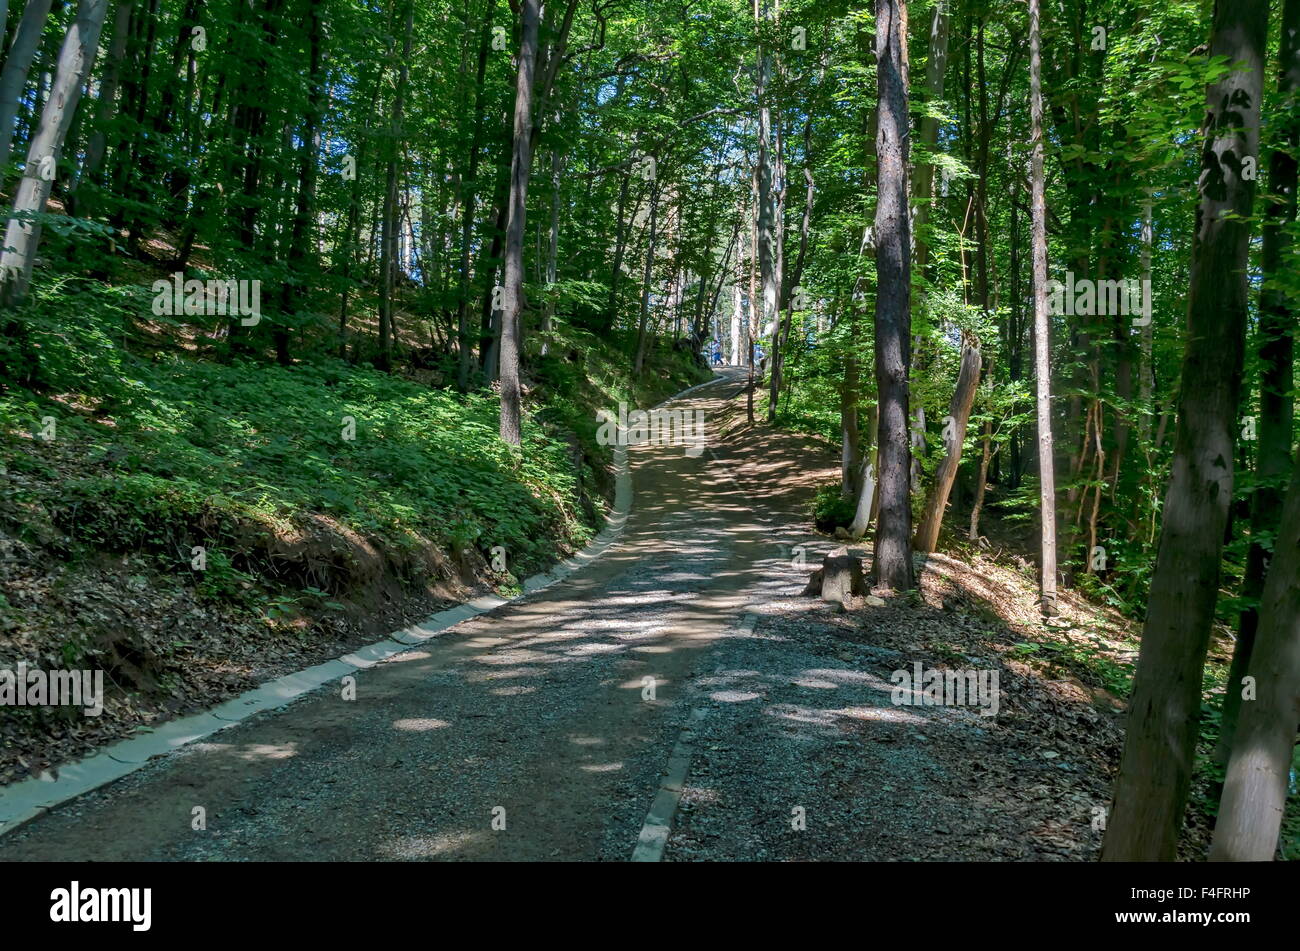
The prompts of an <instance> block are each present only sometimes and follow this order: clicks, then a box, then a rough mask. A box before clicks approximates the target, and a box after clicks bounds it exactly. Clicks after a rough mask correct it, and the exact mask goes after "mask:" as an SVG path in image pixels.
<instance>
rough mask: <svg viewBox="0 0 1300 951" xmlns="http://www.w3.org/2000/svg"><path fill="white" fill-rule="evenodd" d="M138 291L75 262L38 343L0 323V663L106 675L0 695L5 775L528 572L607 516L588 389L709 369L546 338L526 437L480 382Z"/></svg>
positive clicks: (635, 394)
mask: <svg viewBox="0 0 1300 951" xmlns="http://www.w3.org/2000/svg"><path fill="white" fill-rule="evenodd" d="M147 314H148V305H147V297H145V296H144V295H143V293H142V291H141V289H139V288H134V289H133V288H117V289H109V288H106V287H103V286H102V285H98V284H93V283H81V282H76V283H70V284H68V285H66V286H63V287H62V288H60V289H58V291H57V292H56V291H55V290H54V289H48V290H47V291H46V292H45V294H44V295H43V296H42V298H41V299H39V300H38V301H37V302H36V304H35V305H34V306H33V307H32V308H31V310H30V311H29V312H28V313H27V314H25V315H24V321H25V322H27V323H28V326H29V327H30V328H31V332H30V334H29V335H28V337H27V339H26V341H25V342H22V343H18V342H15V341H14V340H13V339H11V338H4V337H0V430H3V433H4V437H3V440H2V441H0V466H3V485H2V487H0V666H12V665H13V664H15V663H17V662H18V661H20V660H25V661H27V662H28V663H30V664H35V665H40V666H44V667H47V668H50V667H63V668H92V669H93V668H99V669H104V670H105V671H106V676H107V679H108V681H109V682H110V683H111V684H113V685H115V687H114V688H113V689H111V690H110V702H109V705H108V710H107V712H106V714H105V717H103V718H101V719H100V720H99V721H87V720H86V718H82V717H79V716H73V715H70V714H68V712H67V711H60V710H39V709H21V710H13V711H7V713H9V712H12V713H13V714H14V715H13V716H6V718H5V723H4V724H3V725H2V726H0V740H2V741H3V743H4V747H3V750H2V751H0V781H4V780H6V779H10V778H14V777H15V776H16V775H20V774H21V773H22V772H25V771H27V770H29V769H33V768H38V767H40V766H42V765H45V764H47V763H50V762H57V761H58V760H59V759H62V758H65V757H66V756H68V755H72V754H73V753H76V752H84V750H85V749H86V748H88V745H91V744H93V743H95V742H99V741H102V740H103V739H105V738H108V736H111V735H121V734H122V733H124V732H126V731H128V730H129V729H131V728H133V727H134V725H136V724H138V723H143V722H149V721H151V720H154V719H156V718H158V717H160V716H163V715H165V714H167V713H170V712H176V711H180V710H184V709H192V708H194V707H196V706H201V705H203V704H204V703H208V702H211V701H213V700H216V699H218V698H220V697H221V696H225V695H227V694H229V693H231V692H233V691H235V690H238V689H243V688H245V687H247V686H249V685H250V684H252V683H255V682H256V681H257V680H259V679H261V678H263V677H265V676H269V675H272V674H274V673H277V672H281V671H284V670H289V669H293V668H295V667H301V666H304V665H305V664H306V663H310V662H314V661H315V660H317V659H320V658H323V657H328V656H332V655H333V654H335V653H336V652H337V651H338V650H340V649H341V648H343V647H346V646H349V645H351V644H354V643H357V642H359V641H362V640H365V639H367V638H368V637H369V636H371V635H373V634H375V633H381V632H385V631H387V630H390V629H392V628H393V627H396V626H398V625H399V624H401V623H402V622H403V621H404V620H406V619H408V618H411V617H418V616H421V615H422V614H424V613H426V612H427V611H428V610H429V609H431V608H433V607H435V606H436V605H438V604H445V603H447V602H449V601H454V600H458V599H461V598H464V597H467V596H469V595H470V594H471V592H473V591H475V590H483V589H484V588H485V587H489V586H490V587H495V588H498V589H504V590H507V591H508V590H513V588H514V587H515V585H516V584H517V582H518V579H520V578H523V577H525V576H526V575H528V574H531V573H532V572H534V571H536V570H538V569H540V568H543V567H545V566H546V565H547V564H549V563H551V562H553V561H554V560H555V559H557V558H558V557H562V556H564V555H565V554H568V553H570V552H572V551H574V550H576V549H577V548H579V547H581V545H582V544H583V543H585V542H586V541H587V540H588V538H589V537H590V536H591V535H592V534H593V532H594V531H595V530H597V529H598V528H599V523H600V521H601V519H602V518H603V513H604V510H605V507H606V497H607V495H608V491H609V488H610V486H611V478H610V474H609V471H608V469H609V462H610V450H609V449H608V448H606V447H600V446H597V445H596V444H595V432H596V420H595V414H596V410H597V409H602V408H607V407H608V408H616V407H617V404H618V402H619V401H620V400H626V401H628V402H629V403H631V404H632V405H648V404H649V403H652V402H656V401H658V400H659V399H662V398H664V397H665V396H668V395H671V394H672V393H673V392H676V391H677V390H680V389H682V388H684V387H686V386H689V385H690V384H692V383H694V382H697V381H699V380H700V379H702V378H704V377H705V375H704V374H703V373H702V371H700V370H699V369H698V368H696V367H694V366H693V365H692V364H691V363H690V361H689V360H688V359H686V357H685V356H684V355H682V354H677V353H672V352H670V351H661V352H660V353H659V354H658V357H657V358H656V359H654V360H653V361H652V363H651V365H650V367H649V369H648V371H647V374H646V376H645V378H644V379H643V380H642V381H640V384H639V385H638V386H636V387H633V386H632V385H631V384H630V380H629V377H630V373H628V372H627V365H628V363H629V361H628V360H627V358H626V357H625V356H624V355H623V353H622V352H621V351H619V350H618V349H617V348H615V347H614V346H611V344H610V343H609V342H604V341H598V340H596V339H595V338H592V337H590V336H589V335H584V334H582V333H581V332H578V331H573V330H567V331H562V334H563V336H561V337H560V338H559V339H558V340H557V342H556V345H554V346H553V347H552V352H551V354H550V355H548V356H547V357H545V358H535V359H534V361H533V362H534V366H533V380H532V383H533V385H532V387H531V389H530V392H529V401H528V402H529V408H528V416H527V417H526V420H525V433H526V435H525V443H524V446H523V451H522V452H517V451H512V450H510V449H508V448H507V447H505V446H503V445H501V444H500V442H499V440H498V439H497V437H496V428H497V401H496V398H495V396H494V395H493V394H492V393H490V392H488V393H479V394H470V395H468V396H462V395H459V394H456V393H454V392H449V391H446V390H437V389H430V388H429V387H427V386H424V385H421V384H419V383H416V382H412V381H410V380H406V379H403V378H401V377H399V376H390V375H387V374H382V373H378V372H375V371H374V370H372V369H369V368H368V367H355V366H351V365H349V364H347V363H344V362H342V361H340V360H337V359H333V358H316V359H311V360H308V361H304V362H302V363H300V364H298V365H296V366H293V367H288V368H281V367H277V366H274V365H272V364H267V363H264V362H256V363H254V362H235V363H230V364H227V363H220V362H215V361H213V360H209V359H202V358H199V357H198V356H197V355H196V354H197V353H198V352H199V351H200V350H201V349H202V347H201V346H189V347H186V346H184V345H181V344H182V343H183V341H184V340H185V336H186V332H187V328H186V327H185V326H184V325H182V324H179V323H177V324H173V325H160V324H158V323H157V322H155V321H147V322H146V319H145V318H142V317H141V315H147ZM349 419H350V421H351V423H352V425H353V426H354V429H355V436H354V438H350V439H349V438H345V427H348V424H349ZM51 421H52V422H53V429H51V427H50V423H51ZM51 434H52V435H53V438H52V439H45V438H43V436H46V435H51ZM347 435H351V433H348V434H347ZM196 546H201V547H202V549H203V556H204V558H205V560H206V564H205V565H204V567H203V568H202V570H197V569H196V568H194V567H193V562H194V559H195V555H196V552H195V549H196ZM498 546H500V548H499V551H501V552H503V553H504V556H505V568H504V570H494V568H493V565H492V562H493V554H494V549H497V547H498ZM497 567H500V560H498V561H497ZM51 736H52V737H54V739H55V742H54V743H52V744H49V745H48V747H47V744H46V740H48V738H49V737H51Z"/></svg>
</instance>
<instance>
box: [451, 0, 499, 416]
mask: <svg viewBox="0 0 1300 951" xmlns="http://www.w3.org/2000/svg"><path fill="white" fill-rule="evenodd" d="M495 13H496V0H488V3H487V10H486V12H485V14H484V17H483V26H482V29H481V31H480V33H479V45H478V64H477V67H476V72H475V82H474V122H473V128H472V130H471V132H470V142H469V165H468V167H467V168H466V171H465V174H464V175H463V176H461V180H460V181H461V188H462V189H463V190H464V195H463V198H462V200H461V220H460V294H459V299H458V300H457V302H456V346H457V350H458V351H459V352H458V354H457V357H458V359H457V363H456V388H457V389H458V390H460V391H461V392H462V393H465V392H467V391H468V390H469V378H470V374H471V373H472V372H473V363H474V348H473V346H471V341H472V339H473V334H472V333H471V332H470V320H469V316H470V306H469V300H470V298H469V279H470V248H471V246H472V244H473V241H474V216H475V214H476V211H477V208H478V191H479V189H478V168H479V158H480V155H481V153H482V143H483V91H484V83H483V77H484V75H485V74H486V72H487V60H488V51H489V50H490V49H491V45H492V18H493V16H494V14H495Z"/></svg>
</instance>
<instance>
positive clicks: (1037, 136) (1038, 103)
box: [1029, 0, 1056, 617]
mask: <svg viewBox="0 0 1300 951" xmlns="http://www.w3.org/2000/svg"><path fill="white" fill-rule="evenodd" d="M1042 72H1043V65H1042V42H1041V40H1040V33H1039V0H1029V115H1030V140H1031V142H1032V146H1033V151H1032V154H1031V156H1030V169H1029V177H1030V193H1031V216H1032V222H1031V225H1030V230H1031V238H1030V243H1031V244H1032V245H1033V277H1034V370H1035V373H1036V374H1037V377H1038V379H1037V385H1038V400H1037V408H1038V477H1039V487H1038V500H1039V512H1040V518H1041V520H1042V529H1041V532H1040V539H1039V540H1040V548H1039V560H1038V575H1039V581H1038V596H1039V610H1040V611H1041V612H1042V614H1043V616H1044V617H1053V616H1055V615H1056V469H1055V459H1054V456H1053V454H1052V336H1051V319H1050V316H1049V315H1048V309H1047V198H1046V188H1045V186H1044V182H1043V90H1042Z"/></svg>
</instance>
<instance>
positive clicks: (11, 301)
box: [0, 0, 108, 306]
mask: <svg viewBox="0 0 1300 951" xmlns="http://www.w3.org/2000/svg"><path fill="white" fill-rule="evenodd" d="M107 14H108V0H80V2H79V3H78V4H77V15H76V17H75V19H73V21H72V23H71V24H70V25H69V26H68V32H67V34H66V35H65V36H64V38H63V46H62V48H61V49H60V50H59V64H58V69H57V72H56V73H55V76H54V83H53V85H52V87H51V88H50V95H49V97H48V98H47V99H46V100H45V107H44V108H43V109H42V110H41V120H40V123H39V124H38V125H37V127H36V132H35V134H34V135H33V136H32V141H31V145H30V147H29V148H28V150H27V165H26V167H25V168H24V169H23V177H22V181H21V182H20V183H19V185H18V191H17V193H16V194H15V196H14V203H13V214H14V215H19V214H23V213H41V212H44V211H45V203H46V201H47V200H48V199H49V197H50V187H51V184H52V181H50V180H47V179H46V178H45V177H44V176H42V175H41V165H42V163H43V162H46V161H48V162H51V163H53V168H54V169H57V168H58V165H59V158H60V154H61V152H62V150H63V140H64V139H65V138H66V137H67V134H68V129H69V127H70V126H71V125H72V119H73V116H74V114H75V113H76V111H77V101H78V100H79V99H80V98H81V91H82V88H83V87H84V86H85V83H86V77H87V76H88V75H89V74H90V67H91V65H92V63H93V62H94V60H95V53H96V51H97V50H98V49H99V34H100V31H101V30H102V29H103V28H104V17H105V16H107ZM40 239H41V226H40V225H39V224H37V223H36V222H32V221H20V220H18V219H17V218H15V217H12V216H11V217H10V219H9V226H8V228H7V229H6V233H5V242H4V246H5V251H4V253H3V255H0V280H3V282H4V283H3V286H0V304H3V305H6V306H13V305H15V304H18V303H19V302H21V301H22V300H23V298H24V297H25V296H26V294H27V286H28V284H29V283H30V282H31V278H32V266H33V265H34V264H35V261H36V247H37V245H38V244H39V243H40Z"/></svg>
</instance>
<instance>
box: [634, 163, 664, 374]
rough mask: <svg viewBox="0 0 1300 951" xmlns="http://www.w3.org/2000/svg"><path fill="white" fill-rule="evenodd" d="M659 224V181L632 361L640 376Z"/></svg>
mask: <svg viewBox="0 0 1300 951" xmlns="http://www.w3.org/2000/svg"><path fill="white" fill-rule="evenodd" d="M658 225H659V182H658V181H656V182H655V183H654V184H653V185H652V186H651V188H650V233H649V236H648V239H647V242H646V252H645V274H644V276H643V277H642V278H641V316H640V319H639V320H638V321H637V328H636V357H635V359H634V360H633V363H632V373H633V375H635V376H638V377H639V376H640V375H641V371H642V369H644V367H645V353H646V338H647V336H648V321H649V318H650V284H651V280H652V279H653V277H654V263H655V238H656V236H657V235H656V232H657V230H658Z"/></svg>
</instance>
